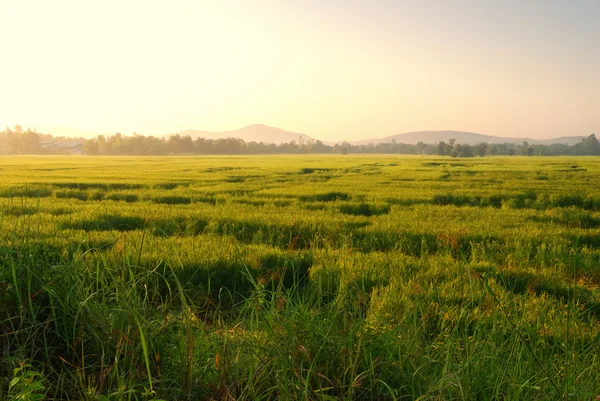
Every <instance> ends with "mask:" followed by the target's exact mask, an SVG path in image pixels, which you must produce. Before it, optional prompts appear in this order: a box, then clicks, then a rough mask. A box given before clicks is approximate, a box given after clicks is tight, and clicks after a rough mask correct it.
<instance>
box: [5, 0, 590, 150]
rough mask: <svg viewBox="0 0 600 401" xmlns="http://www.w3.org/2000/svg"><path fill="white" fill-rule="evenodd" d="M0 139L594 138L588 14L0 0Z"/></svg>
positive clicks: (481, 5) (448, 7)
mask: <svg viewBox="0 0 600 401" xmlns="http://www.w3.org/2000/svg"><path fill="white" fill-rule="evenodd" d="M0 15H1V16H2V18H1V19H0V49H2V60H1V61H0V126H1V127H2V129H3V127H4V126H10V127H13V126H14V125H15V124H17V123H19V124H22V125H23V126H24V127H28V126H29V127H31V128H34V127H36V128H37V129H38V131H43V132H48V131H50V132H52V133H53V134H55V135H59V134H61V133H67V132H69V131H67V130H61V129H59V128H57V127H60V126H68V127H74V128H76V129H79V130H82V131H85V132H92V133H96V132H103V133H114V132H117V131H120V132H122V133H126V134H130V133H132V132H134V131H136V132H138V133H141V134H146V135H148V134H154V135H156V134H165V133H171V132H175V131H180V130H183V129H186V128H198V129H204V130H212V131H221V130H230V129H236V128H240V127H242V126H245V125H249V124H253V123H263V124H268V125H272V126H276V127H280V128H284V129H287V130H290V131H294V132H302V133H306V134H308V135H312V136H314V137H317V138H320V139H326V140H342V139H349V140H352V139H364V138H370V137H381V136H387V135H393V134H397V133H401V132H407V131H418V130H441V129H452V130H463V131H475V132H480V133H486V134H491V135H503V136H529V137H551V136H562V135H589V134H591V133H599V134H600V22H599V21H600V1H597V0H574V1H568V0H546V1H533V0H530V1H522V0H518V1H509V0H502V1H494V0H489V1H486V0H473V1H454V0H439V1H424V0H415V1H400V0H398V1H391V0H389V1H385V0H384V1H374V0H370V1H367V0H365V1H348V0H343V1H334V0H316V1H310V0H301V1H291V0H290V1H287V0H278V1H261V0H248V1H241V0H240V1H235V2H233V1H224V0H211V1H202V0H194V1H193V0H190V1H173V0H171V1H166V0H165V1H151V0H141V1H133V0H129V1H128V0H118V1H110V0H109V1H106V0H103V1H94V2H92V1H85V0H73V1H66V0H53V1H46V0H40V1H27V0H19V1H8V0H0Z"/></svg>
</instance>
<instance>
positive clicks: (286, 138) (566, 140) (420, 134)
mask: <svg viewBox="0 0 600 401" xmlns="http://www.w3.org/2000/svg"><path fill="white" fill-rule="evenodd" d="M171 135H180V136H186V135H189V136H190V137H191V138H192V139H196V138H205V139H220V138H239V139H243V140H244V141H246V142H252V141H254V142H264V143H275V144H281V143H288V142H290V141H292V140H294V141H296V142H298V140H299V138H302V140H303V141H309V140H315V141H316V140H317V139H316V138H314V137H312V136H310V135H307V134H302V133H297V132H291V131H286V130H284V129H281V128H276V127H271V126H269V125H265V124H251V125H248V126H245V127H242V128H239V129H237V130H230V131H204V130H198V129H186V130H183V131H179V132H176V133H173V134H167V135H165V137H168V136H171ZM585 137H586V136H583V135H580V136H561V137H556V138H549V139H535V138H527V137H520V138H511V137H503V136H495V135H486V134H480V133H476V132H468V131H453V130H443V131H414V132H405V133H401V134H395V135H389V136H385V137H378V138H370V139H362V140H356V141H347V142H348V143H350V144H352V145H367V144H370V143H374V144H377V143H389V142H392V141H393V140H395V141H396V142H397V143H404V144H413V145H415V144H417V143H418V142H423V143H425V144H437V143H439V142H441V141H443V142H448V141H449V140H450V139H455V140H456V143H460V144H463V145H475V144H477V143H481V142H485V143H489V144H503V143H512V144H520V143H523V142H527V143H529V144H531V145H550V144H556V143H560V144H567V145H574V144H576V143H579V142H581V140H582V139H584V138H585ZM321 142H323V143H324V144H327V145H334V144H336V143H338V144H340V143H342V142H343V141H325V140H321Z"/></svg>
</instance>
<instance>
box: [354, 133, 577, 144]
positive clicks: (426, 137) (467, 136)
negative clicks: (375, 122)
mask: <svg viewBox="0 0 600 401" xmlns="http://www.w3.org/2000/svg"><path fill="white" fill-rule="evenodd" d="M583 138H584V137H583V136H563V137H560V138H551V139H532V138H507V137H501V136H492V135H483V134H477V133H475V132H462V131H419V132H407V133H405V134H397V135H392V136H386V137H383V138H373V139H365V140H361V141H354V142H350V143H351V144H352V145H366V144H368V143H389V142H392V140H394V139H395V140H396V142H397V143H406V144H416V143H418V142H423V143H426V144H436V143H438V142H440V141H444V142H448V141H449V140H450V139H456V143H460V144H463V145H467V144H468V145H475V144H477V143H481V142H485V143H490V144H501V143H518V144H520V143H523V141H527V142H528V143H530V144H538V145H550V144H553V143H562V144H567V145H574V144H576V143H579V142H581V140H582V139H583Z"/></svg>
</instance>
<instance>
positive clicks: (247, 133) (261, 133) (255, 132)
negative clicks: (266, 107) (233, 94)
mask: <svg viewBox="0 0 600 401" xmlns="http://www.w3.org/2000/svg"><path fill="white" fill-rule="evenodd" d="M175 134H178V135H180V136H186V135H189V136H190V137H192V138H193V139H196V138H206V139H219V138H240V139H243V140H244V141H245V142H252V141H254V142H264V143H275V144H277V145H279V144H281V143H288V142H290V141H292V140H294V141H296V142H298V138H300V137H302V139H303V140H304V141H308V140H309V139H313V138H312V137H310V136H308V135H305V134H299V133H296V132H289V131H285V130H282V129H280V128H274V127H269V126H268V125H264V124H253V125H248V126H247V127H244V128H240V129H238V130H235V131H221V132H211V131H200V130H196V129H188V130H185V131H181V132H176V133H174V134H169V135H167V136H171V135H175Z"/></svg>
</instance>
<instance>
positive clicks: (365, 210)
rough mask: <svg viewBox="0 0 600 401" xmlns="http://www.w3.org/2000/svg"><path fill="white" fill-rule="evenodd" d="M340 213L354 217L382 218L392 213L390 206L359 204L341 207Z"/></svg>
mask: <svg viewBox="0 0 600 401" xmlns="http://www.w3.org/2000/svg"><path fill="white" fill-rule="evenodd" d="M340 212H342V213H344V214H349V215H352V216H380V215H382V214H388V213H389V212H390V205H386V204H371V203H357V204H346V205H342V206H340Z"/></svg>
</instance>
